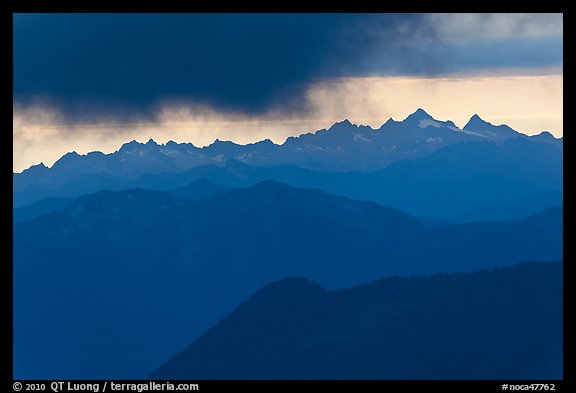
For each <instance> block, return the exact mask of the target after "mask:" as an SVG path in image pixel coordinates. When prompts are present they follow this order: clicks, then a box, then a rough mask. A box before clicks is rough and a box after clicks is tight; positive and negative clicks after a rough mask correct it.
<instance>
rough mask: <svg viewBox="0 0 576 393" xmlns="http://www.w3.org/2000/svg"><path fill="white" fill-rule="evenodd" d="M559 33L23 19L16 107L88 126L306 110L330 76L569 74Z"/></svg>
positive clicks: (332, 21) (278, 21) (500, 21)
mask: <svg viewBox="0 0 576 393" xmlns="http://www.w3.org/2000/svg"><path fill="white" fill-rule="evenodd" d="M553 23H554V20H552V22H550V21H547V20H544V22H542V18H541V17H529V18H518V17H511V18H510V17H497V18H494V17H490V16H481V17H476V16H474V15H472V16H471V17H461V16H450V15H448V16H446V15H444V16H439V17H434V16H433V17H431V16H429V15H418V14H409V15H405V14H216V15H213V14H81V15H78V14H43V15H34V14H30V15H15V17H14V98H15V101H16V102H17V103H18V104H19V105H30V104H35V103H37V100H38V99H39V97H40V98H41V100H43V101H42V102H43V103H45V102H50V103H51V104H52V105H55V106H58V107H62V108H65V110H66V113H67V116H70V117H74V114H82V116H83V117H84V118H86V117H90V116H91V115H94V117H98V116H101V115H102V114H103V113H106V114H115V115H118V114H122V115H126V114H132V115H133V116H137V117H139V118H142V117H143V116H145V114H146V113H147V112H149V111H150V109H151V108H153V107H154V106H155V105H158V104H161V103H165V102H187V103H201V104H207V105H210V106H213V107H216V108H219V109H220V110H224V111H239V112H244V113H261V112H264V111H266V110H267V109H269V108H271V107H275V106H279V107H282V108H283V110H286V111H290V110H295V111H301V110H302V109H303V108H302V107H301V105H302V104H303V103H304V100H303V92H304V91H305V89H306V88H307V86H308V85H309V83H311V82H314V81H318V80H325V79H328V78H332V77H339V76H362V75H383V74H388V75H390V74H401V75H437V74H442V73H448V72H455V71H456V72H457V71H461V70H467V69H473V68H490V67H525V66H531V67H536V66H549V65H557V64H561V62H562V41H561V38H560V39H558V37H557V34H556V35H554V34H552V36H551V37H550V36H549V34H546V29H549V27H548V26H549V25H551V24H553ZM560 31H561V30H560ZM516 32H520V33H521V36H520V37H516V36H515V34H516ZM542 32H544V33H542ZM522 34H523V35H522ZM485 38H486V39H485ZM518 43H520V44H518Z"/></svg>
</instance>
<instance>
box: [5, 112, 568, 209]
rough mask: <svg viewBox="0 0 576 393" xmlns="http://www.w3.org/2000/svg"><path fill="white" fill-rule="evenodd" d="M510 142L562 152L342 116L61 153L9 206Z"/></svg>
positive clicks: (486, 134) (425, 125)
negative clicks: (181, 178) (307, 129)
mask: <svg viewBox="0 0 576 393" xmlns="http://www.w3.org/2000/svg"><path fill="white" fill-rule="evenodd" d="M510 141H524V142H527V143H528V144H529V145H537V146H540V145H547V146H549V147H551V148H553V149H554V152H555V154H556V155H557V156H559V157H561V156H562V143H563V142H562V140H561V139H556V138H554V137H553V136H552V135H551V134H549V133H542V134H540V135H538V136H534V137H527V136H526V135H524V134H520V133H518V132H516V131H514V130H512V129H511V128H510V127H508V126H504V125H502V126H494V125H492V124H490V123H487V122H485V121H483V120H482V119H480V118H479V117H478V116H477V115H475V116H474V117H473V118H472V119H471V120H470V122H469V123H468V124H467V125H466V127H464V129H459V128H458V127H456V126H455V125H454V123H453V122H451V121H438V120H435V119H433V118H432V117H431V116H430V115H428V114H427V113H426V112H425V111H423V110H422V109H418V110H417V111H416V112H414V113H413V114H411V115H410V116H408V117H407V118H406V119H405V120H403V121H400V122H397V121H394V120H392V119H390V120H388V121H387V122H386V123H385V124H383V125H382V126H381V127H380V128H379V129H377V130H375V129H372V128H370V127H368V126H358V125H354V124H352V123H350V122H349V121H347V120H346V121H343V122H339V123H336V124H334V125H333V126H332V127H330V128H329V129H327V130H318V131H316V132H314V133H308V134H303V135H300V136H298V137H290V138H288V139H287V140H286V141H285V143H283V144H282V145H276V144H274V143H272V142H271V141H269V140H264V141H261V142H258V143H253V144H249V145H245V146H243V145H238V144H235V143H233V142H226V141H219V140H216V141H215V142H214V143H213V144H212V145H210V146H207V147H204V148H198V147H195V146H193V145H192V144H191V143H180V144H178V143H175V142H172V141H170V142H168V143H166V144H163V145H158V144H157V143H156V142H154V141H153V140H150V141H148V142H147V143H138V142H136V141H132V142H129V143H126V144H124V145H123V146H122V147H121V148H120V149H119V150H118V151H116V152H114V153H111V154H103V153H101V152H91V153H88V154H87V155H78V154H77V153H75V152H71V153H68V154H66V155H64V156H63V157H61V158H60V159H59V160H58V161H57V162H56V163H55V164H54V165H53V166H52V168H46V167H45V166H44V165H42V164H41V165H37V166H34V167H31V168H29V169H27V170H25V171H23V172H22V173H20V174H14V175H13V179H14V207H21V206H24V205H28V204H32V203H34V202H36V201H38V200H40V199H42V198H44V197H75V196H79V195H81V194H84V193H91V192H96V191H98V190H101V189H111V190H120V189H126V188H130V187H135V186H137V187H146V188H156V189H163V190H167V189H169V188H175V187H178V186H182V185H184V184H186V183H188V182H189V181H191V180H194V179H189V180H188V181H185V182H180V183H178V184H171V185H170V187H169V188H163V187H162V186H163V185H162V183H155V182H154V181H152V182H151V184H144V185H137V184H134V181H136V179H138V178H139V177H141V176H144V177H148V179H149V180H152V178H153V177H154V176H155V175H161V174H179V173H184V172H186V171H190V170H191V169H193V168H197V167H199V166H217V167H223V166H225V165H226V164H227V163H228V162H230V161H231V160H236V161H238V162H241V163H243V164H246V165H249V166H250V167H272V166H283V165H289V166H294V167H296V168H303V169H312V170H315V171H320V172H350V171H358V172H368V171H377V170H381V169H383V168H386V167H388V166H390V165H391V164H394V163H398V162H400V161H402V160H413V159H418V158H423V157H427V156H429V155H430V154H432V153H434V152H437V151H439V150H441V149H444V148H446V147H450V146H454V145H458V144H460V143H463V142H469V143H473V142H484V143H489V144H502V143H504V142H510ZM481 151H482V149H480V152H481ZM511 158H513V157H511ZM459 159H467V157H466V156H462V157H459ZM470 160H471V159H468V161H470ZM468 161H465V162H455V163H454V165H455V166H456V167H458V166H460V165H461V164H470V162H468ZM496 163H499V161H497V162H496ZM537 164H545V163H542V162H540V161H536V162H535V166H537ZM500 169H502V168H500ZM515 169H516V168H515V167H513V168H512V170H515ZM261 180H264V179H261ZM277 180H281V179H277ZM315 187H317V186H316V185H315Z"/></svg>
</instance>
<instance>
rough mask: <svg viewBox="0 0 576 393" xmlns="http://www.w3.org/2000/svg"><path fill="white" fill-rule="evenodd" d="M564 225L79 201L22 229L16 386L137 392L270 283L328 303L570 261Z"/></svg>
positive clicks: (280, 202)
mask: <svg viewBox="0 0 576 393" xmlns="http://www.w3.org/2000/svg"><path fill="white" fill-rule="evenodd" d="M562 225H563V217H562V210H561V209H551V210H547V211H545V212H543V213H542V214H540V215H538V216H534V217H531V218H529V219H526V220H523V221H518V222H506V223H495V224H467V225H455V226H448V227H445V228H441V229H437V230H426V229H425V228H424V227H423V226H422V225H420V223H419V222H418V221H417V220H416V219H415V218H413V217H411V216H409V215H407V214H405V213H403V212H401V211H399V210H396V209H392V208H389V207H384V206H380V205H377V204H375V203H370V202H361V201H355V200H350V199H348V198H344V197H338V196H334V195H329V194H326V193H324V192H322V191H318V190H314V189H307V190H303V189H297V188H293V187H290V186H287V185H285V184H281V183H278V182H275V181H266V182H261V183H258V184H256V185H255V186H253V187H251V188H248V189H233V190H229V191H228V192H226V193H224V194H220V195H215V196H213V197H211V198H208V199H205V200H202V201H191V200H185V199H182V198H179V197H176V196H174V195H171V194H169V193H165V192H159V191H151V190H143V189H136V190H126V191H121V192H111V191H100V192H98V193H95V194H92V195H84V196H82V197H80V198H78V199H76V200H75V201H74V202H73V203H72V204H71V205H70V206H69V207H68V208H67V209H65V210H64V211H63V212H61V213H52V214H49V215H45V216H42V217H37V218H36V219H33V220H31V221H30V222H26V223H22V224H15V225H14V332H15V336H14V354H15V355H14V357H15V366H14V370H15V371H14V372H15V374H14V376H15V378H27V377H31V376H33V377H35V378H46V379H50V378H60V379H68V378H84V379H91V378H110V377H114V378H141V377H144V375H146V373H149V372H151V371H152V369H153V367H155V365H157V364H158V361H159V359H167V358H168V357H169V356H170V355H171V354H173V353H175V352H176V351H177V350H178V349H180V348H182V347H183V346H184V345H186V344H187V343H188V342H189V340H190V339H191V337H194V336H196V335H198V334H200V333H201V332H203V331H204V330H205V329H207V328H208V327H209V326H210V325H212V324H213V323H215V322H216V321H217V320H218V319H220V318H222V317H224V316H225V315H226V314H228V313H229V312H230V311H232V308H233V307H234V306H235V305H237V303H238V299H242V298H245V297H247V296H248V295H249V294H250V293H251V292H253V291H254V290H256V289H257V288H259V287H261V286H263V285H265V284H266V283H269V282H271V281H273V280H278V279H281V278H283V277H287V276H293V275H302V276H307V277H310V278H311V279H313V280H315V281H317V282H319V283H321V284H322V285H323V286H325V287H326V288H329V289H333V288H341V287H346V286H350V285H354V284H357V283H360V282H366V281H370V280H373V279H375V278H378V277H382V276H386V275H390V274H419V273H435V272H441V271H467V270H473V269H478V268H482V267H491V266H498V265H505V264H511V263H516V262H520V261H527V260H555V259H561V258H562V245H563V237H562ZM72 294H73V295H72ZM152 315H153V316H154V317H153V318H150V316H152ZM118 326H122V327H123V328H122V331H119V330H118ZM95 337H97V339H96V338H95ZM159 337H161V338H162V339H158V338H159ZM143 342H146V343H147V344H146V345H145V346H143V345H142V343H143ZM112 354H113V355H112ZM27 359H34V361H28V360H27Z"/></svg>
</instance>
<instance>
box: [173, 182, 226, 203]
mask: <svg viewBox="0 0 576 393" xmlns="http://www.w3.org/2000/svg"><path fill="white" fill-rule="evenodd" d="M228 190H229V188H228V187H224V186H221V185H218V184H214V183H211V182H209V181H208V180H206V178H203V177H202V178H200V179H198V180H194V181H193V182H191V183H188V184H186V185H185V186H182V187H178V188H176V189H174V190H172V191H169V193H170V194H172V195H174V196H177V197H180V198H183V199H189V200H191V201H201V200H203V199H207V198H211V197H213V196H215V195H220V194H224V193H225V192H226V191H228Z"/></svg>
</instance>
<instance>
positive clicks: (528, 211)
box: [451, 191, 564, 222]
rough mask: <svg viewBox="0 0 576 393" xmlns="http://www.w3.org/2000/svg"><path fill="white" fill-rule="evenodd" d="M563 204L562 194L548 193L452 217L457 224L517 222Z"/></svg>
mask: <svg viewBox="0 0 576 393" xmlns="http://www.w3.org/2000/svg"><path fill="white" fill-rule="evenodd" d="M563 204H564V201H563V194H562V192H559V191H548V192H543V193H541V194H537V195H533V196H530V197H527V198H523V199H520V200H515V201H507V202H501V203H493V204H488V205H480V206H476V207H474V208H473V209H469V210H467V211H464V212H461V213H459V214H457V215H455V216H454V217H451V220H453V221H457V222H470V221H481V222H490V221H506V220H517V219H520V218H523V217H527V216H530V215H534V214H536V213H538V212H539V211H541V210H545V209H547V208H551V207H557V206H563Z"/></svg>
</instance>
